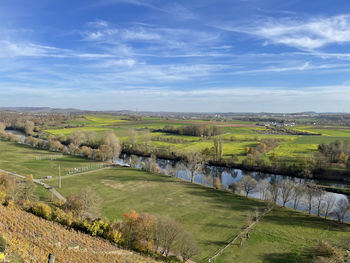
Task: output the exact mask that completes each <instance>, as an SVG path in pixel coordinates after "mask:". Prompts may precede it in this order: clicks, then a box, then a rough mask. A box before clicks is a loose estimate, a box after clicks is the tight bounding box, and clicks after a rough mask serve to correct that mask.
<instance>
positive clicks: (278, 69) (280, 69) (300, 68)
mask: <svg viewBox="0 0 350 263" xmlns="http://www.w3.org/2000/svg"><path fill="white" fill-rule="evenodd" d="M349 66H350V64H321V65H313V64H312V63H311V62H310V61H307V62H305V63H303V64H300V65H296V66H289V67H286V66H281V65H279V66H273V67H267V68H266V67H265V68H260V69H249V70H248V69H247V70H239V71H234V72H233V74H252V73H268V72H276V73H277V72H289V71H306V70H327V69H339V70H344V69H348V68H349Z"/></svg>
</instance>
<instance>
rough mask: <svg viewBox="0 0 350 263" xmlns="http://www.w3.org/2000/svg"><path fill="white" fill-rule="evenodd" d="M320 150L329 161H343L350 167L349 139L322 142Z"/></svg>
mask: <svg viewBox="0 0 350 263" xmlns="http://www.w3.org/2000/svg"><path fill="white" fill-rule="evenodd" d="M318 151H319V152H320V153H321V154H322V155H323V156H324V158H325V160H326V161H327V162H328V163H342V164H345V165H346V166H347V167H350V160H349V155H350V144H349V141H344V142H343V143H341V142H340V141H335V142H332V143H328V144H325V143H322V144H320V145H319V146H318Z"/></svg>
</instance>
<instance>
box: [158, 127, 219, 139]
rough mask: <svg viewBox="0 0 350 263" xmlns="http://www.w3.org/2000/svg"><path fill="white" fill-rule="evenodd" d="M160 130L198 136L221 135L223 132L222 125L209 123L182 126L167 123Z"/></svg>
mask: <svg viewBox="0 0 350 263" xmlns="http://www.w3.org/2000/svg"><path fill="white" fill-rule="evenodd" d="M159 131H161V132H166V133H172V134H178V135H188V136H197V137H211V136H217V135H221V134H222V133H223V131H222V129H220V127H218V126H209V125H186V126H181V127H175V126H171V125H166V126H165V127H164V128H163V129H161V130H159Z"/></svg>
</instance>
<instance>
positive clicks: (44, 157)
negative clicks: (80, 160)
mask: <svg viewBox="0 0 350 263" xmlns="http://www.w3.org/2000/svg"><path fill="white" fill-rule="evenodd" d="M59 158H63V154H51V155H49V154H45V155H38V156H35V160H37V161H40V160H51V161H52V160H57V159H59Z"/></svg>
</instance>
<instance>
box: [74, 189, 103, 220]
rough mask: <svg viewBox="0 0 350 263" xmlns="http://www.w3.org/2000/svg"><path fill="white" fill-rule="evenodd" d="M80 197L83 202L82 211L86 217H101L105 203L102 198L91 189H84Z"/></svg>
mask: <svg viewBox="0 0 350 263" xmlns="http://www.w3.org/2000/svg"><path fill="white" fill-rule="evenodd" d="M79 196H80V197H81V200H82V211H83V213H84V215H85V216H89V217H92V218H96V217H99V216H100V214H101V207H102V202H103V199H102V197H101V196H100V195H99V194H98V193H97V192H96V191H95V190H94V189H92V188H91V187H86V188H84V189H83V190H82V191H81V192H80V194H79Z"/></svg>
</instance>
